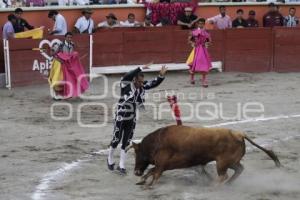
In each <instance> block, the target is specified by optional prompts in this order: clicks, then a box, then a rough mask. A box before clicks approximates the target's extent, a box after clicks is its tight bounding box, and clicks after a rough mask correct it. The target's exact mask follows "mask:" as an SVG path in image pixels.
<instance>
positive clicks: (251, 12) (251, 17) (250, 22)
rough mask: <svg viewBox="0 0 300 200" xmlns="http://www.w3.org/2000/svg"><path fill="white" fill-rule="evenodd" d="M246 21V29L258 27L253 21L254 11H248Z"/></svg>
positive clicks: (256, 22)
mask: <svg viewBox="0 0 300 200" xmlns="http://www.w3.org/2000/svg"><path fill="white" fill-rule="evenodd" d="M246 21H247V25H248V27H258V21H257V20H256V19H255V11H254V10H250V11H249V15H248V19H247V20H246Z"/></svg>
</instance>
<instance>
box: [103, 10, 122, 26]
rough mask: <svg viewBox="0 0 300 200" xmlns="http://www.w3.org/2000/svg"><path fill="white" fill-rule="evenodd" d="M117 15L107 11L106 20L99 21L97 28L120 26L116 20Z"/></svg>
mask: <svg viewBox="0 0 300 200" xmlns="http://www.w3.org/2000/svg"><path fill="white" fill-rule="evenodd" d="M117 20H118V19H117V17H116V16H115V15H114V14H113V13H109V14H108V15H107V16H106V21H104V22H100V23H99V24H98V25H97V27H98V28H115V27H120V24H119V22H118V21H117Z"/></svg>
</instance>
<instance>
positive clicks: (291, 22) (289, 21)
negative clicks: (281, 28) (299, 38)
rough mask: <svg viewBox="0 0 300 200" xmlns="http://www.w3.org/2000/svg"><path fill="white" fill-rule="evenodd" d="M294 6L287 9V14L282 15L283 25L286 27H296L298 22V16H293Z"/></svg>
mask: <svg viewBox="0 0 300 200" xmlns="http://www.w3.org/2000/svg"><path fill="white" fill-rule="evenodd" d="M295 14H296V8H294V7H292V8H290V9H289V15H288V16H286V17H284V25H285V26H287V27H296V26H298V24H299V18H298V17H297V16H295Z"/></svg>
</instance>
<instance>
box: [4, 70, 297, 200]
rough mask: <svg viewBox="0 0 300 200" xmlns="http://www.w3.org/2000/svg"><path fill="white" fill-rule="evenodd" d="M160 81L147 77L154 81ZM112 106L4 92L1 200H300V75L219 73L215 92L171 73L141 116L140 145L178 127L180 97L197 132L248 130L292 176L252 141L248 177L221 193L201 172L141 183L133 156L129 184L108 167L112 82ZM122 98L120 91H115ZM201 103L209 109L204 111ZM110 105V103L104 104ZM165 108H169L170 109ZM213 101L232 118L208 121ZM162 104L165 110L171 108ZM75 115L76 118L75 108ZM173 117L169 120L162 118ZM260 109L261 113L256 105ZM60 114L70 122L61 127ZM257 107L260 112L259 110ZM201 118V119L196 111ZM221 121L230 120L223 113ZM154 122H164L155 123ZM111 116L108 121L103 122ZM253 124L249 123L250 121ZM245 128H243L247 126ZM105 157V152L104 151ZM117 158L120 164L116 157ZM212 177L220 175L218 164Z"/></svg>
mask: <svg viewBox="0 0 300 200" xmlns="http://www.w3.org/2000/svg"><path fill="white" fill-rule="evenodd" d="M152 76H154V74H146V78H150V77H152ZM119 79H120V76H110V77H109V80H108V94H107V95H106V96H105V97H104V98H103V99H85V100H82V99H77V100H70V101H59V102H57V101H53V100H52V99H51V98H50V96H49V90H48V86H47V85H38V86H34V87H23V88H16V89H13V90H12V91H8V90H6V89H0V102H1V106H0V113H1V115H0V159H1V164H0V199H1V200H15V199H18V200H27V199H33V200H42V199H43V200H71V199H72V200H81V199H84V200H102V199H103V200H106V199H111V200H117V199H122V200H133V199H167V200H169V199H170V200H184V199H187V200H194V199H199V200H207V199H210V200H219V199H222V200H224V199H225V200H229V199H230V200H243V199H247V200H283V199H284V200H289V199H293V200H298V199H300V190H299V188H300V187H299V186H300V169H299V166H300V161H299V155H300V126H299V122H300V73H284V74H278V73H262V74H246V73H218V74H211V75H210V76H209V82H210V87H209V88H207V89H205V90H203V89H202V88H201V87H200V85H199V83H197V84H196V85H195V86H191V85H190V84H189V83H188V74H187V73H186V72H169V73H168V75H167V78H166V80H165V81H164V82H163V83H162V84H161V86H160V87H158V88H156V89H154V90H151V91H149V93H148V99H147V102H148V103H151V104H152V106H150V105H148V106H146V111H143V112H141V113H140V119H139V121H138V125H137V128H136V133H135V139H141V138H142V137H144V136H145V135H147V134H148V133H150V132H151V131H153V130H155V129H157V128H159V127H162V126H166V125H168V124H174V120H173V119H172V117H171V114H170V109H169V106H168V104H166V99H165V97H164V95H165V91H168V92H169V93H170V92H171V91H173V92H175V93H177V94H178V93H179V96H181V97H180V100H179V101H180V103H184V105H182V106H181V110H182V113H183V115H184V116H188V115H189V114H191V115H192V116H191V117H189V118H186V119H184V120H183V123H184V124H186V125H191V126H203V125H216V124H220V123H225V122H231V121H234V123H232V124H228V125H226V124H225V125H224V127H227V128H232V129H237V130H242V131H244V132H246V133H247V134H248V135H249V136H251V137H252V138H254V140H255V141H256V142H258V143H259V144H261V145H264V146H266V147H268V148H271V149H273V150H274V151H275V152H276V153H277V155H278V157H279V159H280V161H281V162H282V164H283V165H284V167H283V168H279V169H278V168H276V167H275V165H274V163H273V161H271V160H270V159H269V158H268V157H267V156H266V154H264V153H263V152H261V151H258V150H256V149H255V148H252V146H251V145H250V144H249V143H247V147H248V152H247V153H246V155H245V157H244V159H243V161H242V163H243V165H244V167H245V170H244V172H243V173H242V175H241V176H240V177H239V178H238V179H237V180H236V182H234V183H233V184H232V185H230V186H227V185H224V186H219V187H213V186H210V183H209V181H208V180H207V178H206V177H205V176H204V175H201V174H200V173H199V171H198V168H199V167H198V168H197V167H195V168H190V169H182V170H174V171H168V172H166V173H164V174H163V176H162V177H161V179H160V181H159V183H158V184H157V185H155V186H154V188H153V189H151V190H144V189H143V188H141V187H140V186H136V185H135V183H136V182H137V181H138V180H139V179H138V177H135V176H134V175H133V167H134V154H133V152H132V151H130V152H129V155H128V160H127V169H128V172H129V173H128V175H127V176H125V177H121V176H119V175H118V174H115V173H111V172H109V171H108V170H107V168H106V156H105V155H104V154H105V151H100V152H99V150H105V149H106V148H107V145H108V144H109V141H110V139H111V135H112V128H113V125H112V112H113V104H114V103H116V102H117V99H116V98H113V94H112V91H113V90H112V87H113V83H114V82H116V81H118V80H119ZM104 85H105V83H104V82H103V80H102V79H100V78H99V79H95V80H94V81H93V84H92V86H91V88H90V90H89V91H88V92H87V94H86V95H87V96H88V97H92V96H95V94H102V93H103V91H104ZM114 91H115V92H116V93H117V94H118V89H117V90H114ZM199 102H202V103H205V102H206V103H207V104H205V105H204V104H202V105H201V106H200V107H197V106H196V105H199ZM249 102H256V103H260V104H261V105H262V106H263V108H264V112H263V113H262V114H263V115H264V116H263V117H262V116H260V114H258V113H254V114H252V117H254V118H257V117H261V119H265V120H261V121H253V120H248V121H247V119H245V118H244V116H242V117H241V119H238V121H240V122H238V121H237V120H235V119H224V116H225V117H227V118H229V117H234V116H235V115H236V113H237V111H238V107H239V106H244V105H245V104H246V103H249ZM99 103H101V104H99ZM162 103H165V104H162ZM212 103H214V105H216V107H215V108H217V112H218V114H219V115H222V116H223V118H221V117H218V118H217V119H213V120H200V119H199V118H197V115H200V116H208V114H207V113H208V112H209V111H211V110H212V108H214V107H212V106H211V105H212ZM103 105H106V106H107V108H108V110H105V109H104V107H103ZM162 105H163V106H162ZM67 106H71V107H72V110H71V112H69V109H68V108H69V107H67ZM160 106H161V108H163V109H165V111H164V112H163V113H162V116H160V118H159V119H157V117H159V115H158V114H157V113H155V112H154V111H155V110H156V109H157V108H159V107H160ZM254 107H255V106H254ZM51 108H53V111H54V112H53V113H54V116H56V117H67V116H68V115H69V114H71V117H70V119H66V120H54V119H53V117H51ZM256 108H257V107H256ZM192 112H193V113H192ZM220 113H221V114H220ZM153 116H155V118H154V117H153ZM105 117H107V119H108V122H107V124H106V125H104V126H103V127H82V126H80V125H79V123H78V122H79V121H80V122H81V123H82V125H84V126H88V125H92V126H97V125H99V124H102V123H103V121H104V120H105ZM245 120H246V121H245ZM241 122H242V123H241ZM95 152H98V153H95ZM116 159H118V156H117V158H116ZM206 169H207V170H208V171H209V172H210V173H211V174H212V175H214V176H216V171H215V164H214V163H212V164H209V165H208V166H206Z"/></svg>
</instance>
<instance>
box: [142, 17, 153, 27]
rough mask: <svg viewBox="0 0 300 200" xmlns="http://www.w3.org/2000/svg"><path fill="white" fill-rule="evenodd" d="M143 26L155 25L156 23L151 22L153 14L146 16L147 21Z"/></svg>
mask: <svg viewBox="0 0 300 200" xmlns="http://www.w3.org/2000/svg"><path fill="white" fill-rule="evenodd" d="M143 27H154V25H153V24H152V23H151V16H149V15H147V16H146V17H145V21H144V23H143Z"/></svg>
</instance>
